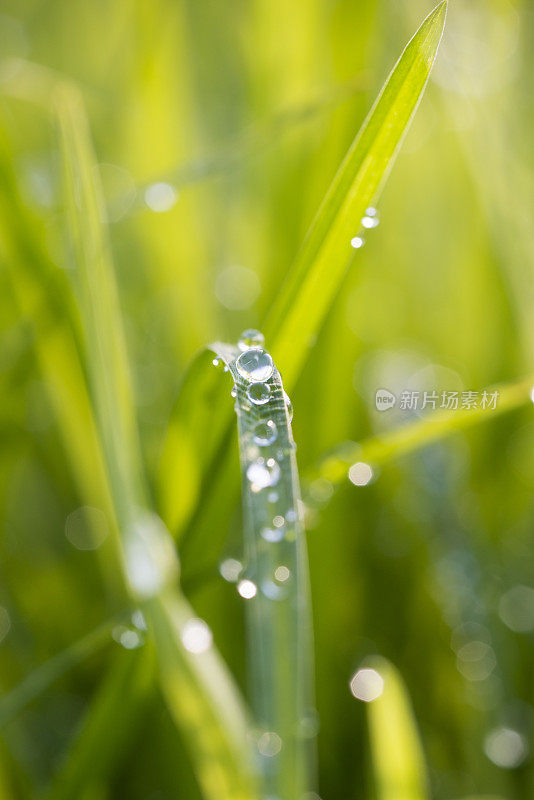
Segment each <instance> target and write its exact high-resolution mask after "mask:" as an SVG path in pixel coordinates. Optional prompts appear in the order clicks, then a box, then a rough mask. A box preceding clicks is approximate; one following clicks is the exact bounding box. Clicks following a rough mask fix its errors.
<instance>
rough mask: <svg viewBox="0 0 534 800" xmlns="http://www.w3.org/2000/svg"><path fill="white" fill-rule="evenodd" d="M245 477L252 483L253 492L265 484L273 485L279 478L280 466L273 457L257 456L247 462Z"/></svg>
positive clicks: (263, 487) (264, 486) (262, 487)
mask: <svg viewBox="0 0 534 800" xmlns="http://www.w3.org/2000/svg"><path fill="white" fill-rule="evenodd" d="M247 478H248V479H249V481H250V483H251V484H252V486H251V488H252V491H253V492H259V491H260V489H265V488H266V487H267V486H275V485H276V484H277V483H278V481H279V480H280V467H279V466H278V463H277V462H276V461H275V459H274V458H268V459H267V460H265V459H263V458H258V459H257V460H256V461H253V462H252V464H249V466H248V468H247Z"/></svg>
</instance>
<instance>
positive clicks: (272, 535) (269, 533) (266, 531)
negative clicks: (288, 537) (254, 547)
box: [260, 528, 285, 542]
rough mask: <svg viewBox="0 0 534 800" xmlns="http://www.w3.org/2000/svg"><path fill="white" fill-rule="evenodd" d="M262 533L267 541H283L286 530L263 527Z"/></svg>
mask: <svg viewBox="0 0 534 800" xmlns="http://www.w3.org/2000/svg"><path fill="white" fill-rule="evenodd" d="M260 533H261V537H262V539H265V541H266V542H281V541H282V539H283V538H284V534H285V531H284V529H283V528H262V529H261V531H260Z"/></svg>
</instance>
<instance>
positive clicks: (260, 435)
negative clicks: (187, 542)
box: [213, 329, 298, 600]
mask: <svg viewBox="0 0 534 800" xmlns="http://www.w3.org/2000/svg"><path fill="white" fill-rule="evenodd" d="M264 344H265V339H264V336H263V334H262V333H260V331H257V330H255V329H249V330H246V331H243V333H242V334H241V336H240V337H239V341H238V348H239V350H240V351H241V353H240V355H239V356H238V357H237V359H236V363H235V366H236V370H237V372H238V373H239V375H240V376H241V377H242V378H243V379H244V380H245V381H246V382H247V384H248V385H247V388H246V390H245V396H246V400H247V401H248V402H249V403H250V404H251V405H252V406H256V407H258V408H259V407H262V406H265V405H266V404H267V403H268V402H269V400H270V399H271V397H272V389H271V387H270V385H269V383H268V381H269V380H270V379H271V378H272V376H273V373H274V363H273V360H272V358H271V356H270V355H269V353H268V352H267V351H266V350H265V349H264ZM213 363H214V365H215V366H217V367H218V366H220V364H221V359H219V358H215V359H214V360H213ZM224 369H225V371H228V367H227V366H225V367H224ZM236 396H237V389H236V387H235V386H234V387H233V389H232V397H236ZM283 396H284V403H285V407H286V410H287V415H288V420H289V422H291V419H292V416H293V410H292V406H291V401H290V399H289V397H288V396H287V394H286V393H285V392H284V393H283ZM236 411H237V412H238V413H240V411H241V409H240V407H239V405H238V404H237V403H236ZM277 439H278V429H277V426H276V423H275V421H274V420H272V419H261V420H259V421H258V422H256V424H255V425H254V428H253V430H252V432H251V441H252V447H251V448H249V453H250V455H251V461H250V463H249V464H248V466H247V470H246V476H247V480H248V481H249V484H250V489H251V491H252V492H254V493H255V494H257V493H259V492H263V491H267V492H268V494H267V501H268V502H269V503H271V504H276V503H277V502H278V500H279V495H278V493H277V492H276V490H275V488H274V487H276V484H277V483H278V481H279V480H280V475H281V471H280V465H279V461H278V460H277V459H276V458H274V457H272V456H268V455H263V454H261V451H262V450H264V452H266V451H267V448H269V447H271V446H272V445H275V444H276V441H277ZM282 455H283V454H282ZM297 518H298V514H297V512H296V510H295V509H289V510H288V511H287V513H286V514H285V515H284V516H282V515H281V514H276V515H274V516H273V519H272V525H271V526H270V527H263V528H262V529H261V536H262V538H263V539H264V541H265V542H269V543H276V542H281V541H282V540H283V539H284V538H285V539H289V538H290V534H289V532H288V530H287V528H286V523H289V524H290V525H291V524H292V523H294V522H295V521H296V520H297ZM219 571H220V574H221V575H222V577H223V578H224V579H225V580H227V581H228V582H230V583H236V584H237V591H238V593H239V594H240V596H241V597H243V598H244V599H246V600H250V599H252V598H253V597H255V596H256V595H257V593H258V586H257V585H256V583H254V581H252V580H251V579H250V578H248V577H243V576H244V566H243V564H242V563H241V561H239V560H238V559H235V558H227V559H225V560H224V561H222V562H221V564H220V566H219ZM290 578H291V571H290V569H289V567H287V566H286V565H284V564H279V565H278V566H277V567H276V568H275V569H274V571H273V575H272V576H271V577H270V578H269V579H268V580H265V581H262V583H261V586H260V588H261V591H262V593H263V594H264V595H265V596H266V597H267V598H269V599H271V600H281V599H284V598H285V597H286V596H287V591H286V590H287V588H288V582H289V580H290Z"/></svg>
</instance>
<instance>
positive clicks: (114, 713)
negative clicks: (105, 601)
mask: <svg viewBox="0 0 534 800" xmlns="http://www.w3.org/2000/svg"><path fill="white" fill-rule="evenodd" d="M154 670H155V664H154V654H153V651H152V648H149V647H147V645H145V646H144V647H143V649H142V650H132V651H122V652H121V653H119V654H118V657H117V658H116V659H115V660H114V662H113V667H112V669H110V670H109V672H108V673H107V675H106V677H105V679H104V680H103V681H102V683H101V684H100V686H99V688H98V690H97V693H96V696H95V698H94V700H93V702H92V703H91V704H90V707H89V710H88V712H87V714H86V716H85V718H84V720H83V721H82V724H81V727H80V730H79V732H78V735H77V736H76V738H75V740H74V743H73V744H72V746H71V748H70V750H69V752H68V755H67V756H66V757H65V758H64V761H63V763H62V764H61V765H60V768H59V771H58V775H57V779H56V780H55V782H54V784H53V786H52V788H51V790H50V791H49V793H48V794H47V798H48V800H90V798H93V797H95V796H97V794H98V792H99V791H101V790H102V787H104V786H106V785H107V784H108V781H109V777H110V774H111V773H112V771H113V769H114V767H115V765H116V763H117V761H120V756H121V754H123V753H124V752H125V751H126V750H127V748H128V746H129V743H130V741H132V740H133V737H134V735H135V732H136V728H137V726H138V725H139V724H140V722H141V717H142V712H143V709H144V708H146V706H147V703H148V701H149V699H150V695H151V692H152V691H153V687H154ZM102 731H105V732H106V735H105V736H102Z"/></svg>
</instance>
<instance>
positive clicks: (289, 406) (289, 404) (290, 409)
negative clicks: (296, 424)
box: [284, 392, 293, 422]
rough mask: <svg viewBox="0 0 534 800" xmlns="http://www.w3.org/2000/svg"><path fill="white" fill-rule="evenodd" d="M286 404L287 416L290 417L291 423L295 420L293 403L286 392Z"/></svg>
mask: <svg viewBox="0 0 534 800" xmlns="http://www.w3.org/2000/svg"><path fill="white" fill-rule="evenodd" d="M284 402H285V404H286V408H287V416H288V417H289V421H290V422H291V421H292V420H293V403H292V402H291V400H290V398H289V395H288V394H287V392H284Z"/></svg>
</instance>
